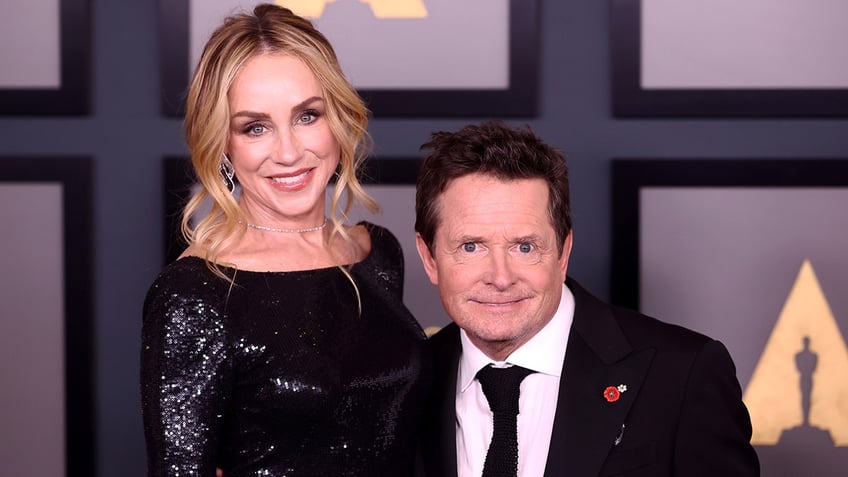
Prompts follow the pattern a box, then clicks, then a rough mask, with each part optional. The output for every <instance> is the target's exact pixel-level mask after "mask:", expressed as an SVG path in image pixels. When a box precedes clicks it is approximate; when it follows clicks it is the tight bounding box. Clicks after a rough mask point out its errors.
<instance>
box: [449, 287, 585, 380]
mask: <svg viewBox="0 0 848 477" xmlns="http://www.w3.org/2000/svg"><path fill="white" fill-rule="evenodd" d="M573 320H574V295H572V294H571V290H569V289H568V287H566V286H565V284H563V285H562V297H561V298H560V301H559V307H557V311H556V313H554V317H553V318H552V319H551V321H549V322H548V324H546V325H545V326H544V327H543V328H542V329H541V330H539V332H538V333H536V334H535V335H534V336H533V337H532V338H530V340H528V341H527V342H526V343H524V344H523V345H521V347H520V348H518V349H516V350H515V351H513V352H512V354H510V355H509V356H507V358H506V361H503V362H494V363H495V365H503V364H506V363H509V364H514V365H518V366H522V367H525V368H527V369H531V370H533V371H535V372H537V373H542V374H549V375H551V376H556V377H560V375H561V374H562V364H563V362H564V361H565V348H566V345H567V344H568V334H569V331H570V330H571V322H572V321H573ZM459 336H460V341H461V343H462V355H461V356H460V358H459V375H458V376H457V378H458V382H457V384H458V385H459V390H460V392H465V390H466V389H467V388H468V386H469V385H470V384H471V382H472V381H474V377H475V376H476V375H477V371H479V370H480V369H482V368H483V367H484V366H487V365H488V364H490V363H493V361H492V359H491V358H489V357H488V356H486V354H485V353H483V352H482V351H480V349H479V348H477V347H476V346H474V343H472V342H471V340H470V339H469V338H468V333H466V332H465V330H460V332H459Z"/></svg>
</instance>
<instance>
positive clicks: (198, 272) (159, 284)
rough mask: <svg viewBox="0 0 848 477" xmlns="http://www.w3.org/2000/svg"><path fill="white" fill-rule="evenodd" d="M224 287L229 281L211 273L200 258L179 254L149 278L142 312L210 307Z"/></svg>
mask: <svg viewBox="0 0 848 477" xmlns="http://www.w3.org/2000/svg"><path fill="white" fill-rule="evenodd" d="M228 288H229V282H228V281H227V280H224V279H223V278H220V277H218V276H216V275H215V274H214V273H212V271H211V270H209V268H208V267H207V266H206V262H205V261H204V260H203V259H202V258H200V257H195V256H186V257H182V258H180V259H178V260H176V261H174V262H171V263H169V264H168V265H166V266H165V267H164V268H163V269H162V271H161V272H159V275H158V276H157V277H156V279H155V280H153V283H152V284H151V285H150V287H149V288H148V290H147V294H146V296H145V299H144V314H145V315H148V314H149V313H150V312H151V311H152V310H156V309H159V310H162V309H174V308H183V307H186V306H213V305H214V304H215V303H217V302H218V301H220V297H221V296H223V294H226V292H227V289H228ZM191 304H193V305H191Z"/></svg>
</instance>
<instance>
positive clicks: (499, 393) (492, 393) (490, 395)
mask: <svg viewBox="0 0 848 477" xmlns="http://www.w3.org/2000/svg"><path fill="white" fill-rule="evenodd" d="M533 372H534V371H531V370H529V369H527V368H522V367H521V366H511V367H509V368H495V367H493V366H492V365H488V366H486V367H485V368H483V369H481V370H480V371H478V372H477V380H478V381H480V386H482V388H483V394H484V395H485V396H486V400H487V401H489V409H491V410H492V412H501V411H506V412H511V413H513V414H518V395H519V389H520V386H521V381H523V380H524V378H526V377H527V376H528V375H530V374H533Z"/></svg>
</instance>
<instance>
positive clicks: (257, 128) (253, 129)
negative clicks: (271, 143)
mask: <svg viewBox="0 0 848 477" xmlns="http://www.w3.org/2000/svg"><path fill="white" fill-rule="evenodd" d="M245 132H246V133H247V134H250V135H251V136H259V135H261V134H262V133H264V132H265V126H263V125H261V124H251V125H249V126H247V128H245Z"/></svg>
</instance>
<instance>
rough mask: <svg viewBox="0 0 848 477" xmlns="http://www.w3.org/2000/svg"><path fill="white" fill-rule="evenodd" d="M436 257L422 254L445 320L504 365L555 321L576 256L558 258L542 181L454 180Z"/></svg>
mask: <svg viewBox="0 0 848 477" xmlns="http://www.w3.org/2000/svg"><path fill="white" fill-rule="evenodd" d="M437 210H438V216H439V225H438V226H437V229H436V235H435V237H434V239H433V253H432V254H431V253H430V251H429V250H428V248H427V246H426V245H425V244H424V241H423V240H422V239H421V237H420V236H419V237H418V238H417V241H416V245H417V248H418V254H419V255H420V256H421V260H422V262H423V263H424V269H425V271H426V272H427V276H428V277H429V278H430V281H431V282H433V284H434V285H436V286H437V287H438V288H439V295H440V296H441V299H442V304H443V305H444V307H445V310H446V311H447V313H448V315H449V316H450V317H451V318H452V319H453V321H455V322H456V324H457V325H459V326H460V327H461V328H463V329H464V330H465V331H466V332H467V333H468V336H469V338H470V339H471V341H472V342H473V343H474V344H475V345H476V346H477V347H478V348H480V349H481V350H482V351H483V352H485V353H486V354H487V355H488V356H489V357H490V358H493V359H495V360H503V359H505V358H506V357H507V356H508V355H509V354H510V353H511V352H512V351H514V350H515V349H516V348H518V347H519V346H521V345H522V344H524V343H526V342H527V340H529V339H530V338H532V337H533V336H534V335H535V334H536V333H537V332H539V330H541V329H542V328H543V327H544V326H545V325H546V324H547V323H548V322H549V321H550V320H551V318H552V317H553V315H554V313H555V312H556V310H557V307H558V306H559V302H560V297H561V295H562V283H563V282H564V281H565V272H566V268H567V267H568V256H569V254H570V252H571V234H570V233H569V235H568V237H567V238H566V239H565V243H564V244H562V245H563V253H562V255H560V254H559V253H558V250H559V249H558V245H560V244H557V238H556V232H555V231H554V227H553V225H552V224H551V222H550V218H549V214H548V188H547V185H546V183H545V181H544V180H542V179H519V180H512V181H507V182H504V181H501V180H499V179H497V178H494V177H492V176H488V175H484V174H471V175H467V176H464V177H461V178H459V179H455V180H453V181H452V182H451V183H450V184H449V185H448V187H447V188H446V189H445V191H444V192H443V193H442V195H441V196H440V197H439V199H438V204H437Z"/></svg>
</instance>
